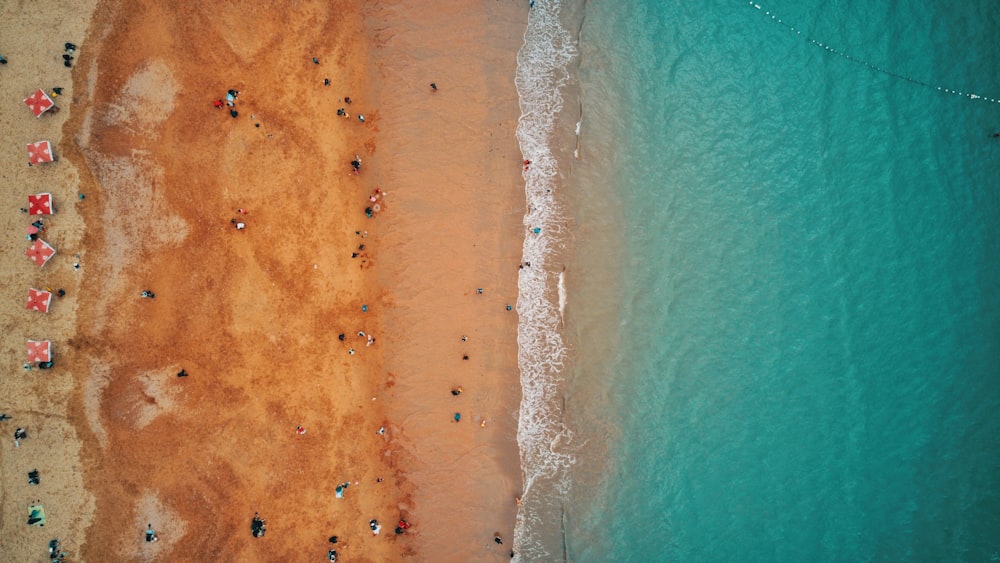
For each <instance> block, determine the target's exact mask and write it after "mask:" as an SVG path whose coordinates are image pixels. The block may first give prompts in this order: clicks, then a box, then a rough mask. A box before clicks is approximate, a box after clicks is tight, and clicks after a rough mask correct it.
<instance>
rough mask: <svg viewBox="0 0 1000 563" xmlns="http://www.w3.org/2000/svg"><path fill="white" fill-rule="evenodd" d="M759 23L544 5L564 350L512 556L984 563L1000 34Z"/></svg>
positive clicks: (922, 23) (782, 6) (991, 486)
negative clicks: (536, 479)
mask: <svg viewBox="0 0 1000 563" xmlns="http://www.w3.org/2000/svg"><path fill="white" fill-rule="evenodd" d="M761 7H762V8H763V9H760V10H758V9H756V8H755V7H754V6H753V5H752V4H749V3H740V2H709V3H707V4H706V3H701V4H696V5H679V4H677V5H675V4H663V3H659V2H644V1H643V2H634V3H627V4H615V5H607V4H602V3H587V4H586V5H583V6H581V5H577V4H569V5H564V6H562V11H561V14H560V17H561V21H560V23H561V24H562V26H563V29H564V30H566V33H567V34H568V35H569V36H570V37H572V38H574V43H573V44H574V46H575V47H576V52H575V53H574V58H573V60H572V61H570V62H567V63H565V68H566V69H567V73H568V78H567V79H566V83H565V84H564V85H563V86H562V89H561V90H560V91H561V92H563V94H564V96H565V97H566V100H565V105H566V106H567V107H568V108H570V109H568V110H566V109H565V108H564V111H563V113H562V114H560V119H561V121H560V122H559V123H557V124H556V125H555V126H554V127H555V130H556V134H554V135H553V137H552V138H551V139H550V141H551V142H553V143H556V144H558V145H559V147H560V148H559V149H558V150H554V152H558V153H559V155H560V156H559V159H558V171H557V172H554V173H553V174H554V177H555V178H557V179H558V189H559V190H561V191H560V197H561V198H562V199H559V200H558V201H557V203H558V204H560V205H564V206H565V209H564V210H563V211H562V213H563V215H564V216H565V217H566V218H567V219H566V220H565V222H564V224H565V225H566V226H567V229H566V231H567V232H565V233H563V232H560V234H561V235H562V238H561V239H559V240H560V241H563V242H564V243H566V244H568V247H563V246H559V245H558V244H556V245H554V246H556V247H558V248H557V250H556V251H554V254H555V255H558V256H560V262H561V263H560V264H559V265H558V266H556V265H551V264H550V265H549V268H550V270H551V269H552V268H556V269H558V268H561V267H562V266H563V265H565V266H566V267H567V287H568V299H567V325H566V327H565V328H564V329H562V332H561V334H562V335H563V336H564V337H565V341H566V345H567V346H568V347H569V352H568V353H567V354H566V355H565V357H564V359H565V364H564V365H563V367H562V369H561V370H552V372H551V373H545V374H536V375H537V376H538V377H547V378H549V381H551V382H554V384H555V385H556V386H557V392H556V393H555V394H554V395H553V396H551V397H549V401H550V403H551V404H552V405H556V407H553V408H554V409H555V412H556V413H557V415H558V416H556V417H555V418H556V419H557V420H558V424H557V423H555V422H552V423H551V424H550V425H549V426H548V429H549V434H548V435H547V438H548V439H550V440H551V439H553V437H558V438H559V439H558V440H555V441H554V442H553V441H549V442H548V443H545V444H542V445H541V446H540V448H539V450H538V452H541V453H536V457H535V458H532V457H530V456H524V455H522V462H523V463H525V464H527V465H526V466H525V468H524V470H525V473H526V475H528V474H531V472H532V471H535V470H537V467H534V466H532V465H531V464H532V463H535V460H537V459H538V457H539V456H542V454H553V455H549V456H548V457H546V458H545V459H546V461H551V460H553V459H554V460H559V461H560V462H568V463H562V464H553V465H551V466H550V467H549V469H548V470H547V472H543V473H544V474H545V476H546V477H545V479H544V482H545V484H546V485H545V486H541V485H540V486H539V488H538V490H536V491H534V493H535V495H537V496H536V497H535V499H532V498H531V497H530V496H529V497H526V501H525V502H526V505H527V504H530V503H531V502H535V500H538V499H542V498H544V499H545V500H546V502H545V505H546V506H548V507H549V508H548V509H547V510H548V512H544V511H540V509H539V511H537V512H532V511H533V510H535V508H534V507H533V506H532V507H529V508H530V510H528V513H529V515H542V514H544V518H538V519H535V520H531V519H529V518H526V519H525V520H524V521H522V522H521V524H522V526H521V528H520V536H519V537H520V539H521V541H522V544H521V545H520V546H519V548H520V550H521V552H522V553H523V554H524V557H525V559H529V560H541V559H545V560H556V559H560V558H563V557H569V558H571V559H573V560H576V561H600V560H612V559H613V560H710V561H715V560H729V561H732V560H782V561H799V560H808V559H817V560H845V561H846V560H851V561H854V560H900V559H933V560H940V559H948V560H953V559H958V560H965V559H969V560H984V559H988V558H990V557H992V556H995V555H996V554H997V553H1000V546H998V545H996V543H995V541H994V539H993V538H994V536H995V531H996V530H997V529H1000V495H998V493H997V492H996V491H997V490H1000V489H998V484H1000V483H998V475H1000V472H998V471H997V468H998V466H1000V448H998V446H1000V444H998V439H997V436H998V435H1000V423H998V421H997V418H996V416H995V415H994V414H993V413H995V412H996V409H997V407H998V406H1000V369H998V367H997V365H998V363H997V360H996V358H998V357H1000V297H998V296H1000V291H998V290H1000V268H998V266H997V265H996V260H995V259H994V257H995V255H996V250H997V243H996V240H997V235H998V230H1000V229H998V227H1000V221H998V216H1000V215H998V207H1000V201H998V198H997V195H996V194H997V193H998V192H997V189H998V188H1000V185H998V184H1000V182H998V181H997V172H998V166H997V158H998V151H1000V141H998V140H996V139H993V138H991V137H990V135H991V134H992V133H993V132H994V131H995V130H997V129H1000V104H996V103H991V102H989V101H984V100H974V99H970V98H969V96H968V92H975V93H978V94H980V95H984V96H987V97H993V98H995V97H997V96H998V95H1000V80H998V79H997V78H996V76H995V71H996V69H997V68H998V62H1000V61H998V60H997V59H998V55H997V53H996V52H995V50H994V49H989V48H988V46H990V45H992V43H991V42H990V38H991V37H992V36H993V35H995V32H996V30H997V29H998V23H1000V22H998V16H997V15H996V13H995V12H994V11H993V10H990V9H989V8H990V7H991V5H990V4H988V3H986V2H973V3H967V4H964V5H962V6H960V7H959V6H947V7H943V6H932V5H927V4H924V3H919V4H918V3H916V2H907V3H904V4H901V5H894V6H892V8H891V9H889V8H882V7H879V8H877V9H874V10H873V9H871V7H869V6H866V5H860V4H857V3H851V2H833V3H821V2H807V3H805V4H802V3H791V2H781V3H775V4H774V5H770V4H769V5H766V6H764V5H762V6H761ZM552 8H553V6H552V5H550V4H545V3H538V4H536V8H535V10H540V9H541V10H550V9H552ZM766 11H771V14H773V15H775V16H776V17H777V18H780V19H781V23H779V22H778V21H777V20H776V19H772V18H771V17H770V15H771V14H768V13H765V12H766ZM532 17H537V13H535V14H533V16H532ZM794 30H798V31H799V32H801V35H800V34H797V33H795V31H794ZM810 39H812V40H813V42H810ZM529 40H530V37H529ZM879 69H881V71H880V70H879ZM522 70H523V69H522ZM883 71H884V72H883ZM556 82H557V81H553V82H551V83H550V84H549V86H552V87H554V86H555V85H556ZM938 88H941V89H938ZM953 92H962V94H961V95H959V94H957V93H953ZM523 99H524V94H523V93H522V110H523V109H524V106H523ZM577 108H580V109H579V110H578V109H577ZM580 115H582V116H583V117H582V122H581V125H580V138H579V146H578V147H573V145H574V144H575V143H576V141H575V140H569V141H567V138H570V139H572V132H573V130H574V128H575V127H576V121H577V120H579V119H580ZM523 133H524V132H523V131H522V137H523V136H524V134H523ZM994 141H997V142H994ZM522 146H523V145H522ZM567 147H572V148H574V149H578V150H577V154H576V157H574V155H573V154H572V152H571V149H570V148H567ZM526 154H527V152H526ZM529 180H530V179H529ZM530 190H531V186H530V183H529V196H530ZM528 236H529V238H530V236H531V233H529V234H528ZM567 248H568V250H567ZM549 282H550V283H552V284H554V283H555V282H554V281H552V280H549ZM550 287H554V285H552V286H550ZM521 289H522V300H523V299H524V295H525V294H524V291H525V287H524V286H523V285H522V288H521ZM539 291H540V292H541V293H544V291H543V290H539ZM549 296H550V297H551V289H550V290H549ZM527 303H528V302H527V301H523V302H522V304H521V305H519V312H521V313H522V319H523V318H524V310H523V309H524V308H526V307H527ZM549 312H551V311H549ZM523 322H524V321H523V320H522V323H523ZM523 354H524V346H523V345H522V355H523ZM525 374H526V372H525V369H524V363H523V362H522V381H524V379H525ZM526 389H527V387H526ZM523 407H524V404H522V408H523ZM524 416H525V413H524V412H523V411H522V418H523V417H524ZM522 422H523V420H522ZM553 444H554V445H553ZM523 451H524V444H523V443H522V453H523Z"/></svg>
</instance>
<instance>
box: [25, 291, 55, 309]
mask: <svg viewBox="0 0 1000 563" xmlns="http://www.w3.org/2000/svg"><path fill="white" fill-rule="evenodd" d="M51 303H52V293H51V292H48V291H44V290H41V289H34V288H31V289H28V305H27V308H28V309H29V310H32V311H41V312H43V313H48V312H49V305H50V304H51Z"/></svg>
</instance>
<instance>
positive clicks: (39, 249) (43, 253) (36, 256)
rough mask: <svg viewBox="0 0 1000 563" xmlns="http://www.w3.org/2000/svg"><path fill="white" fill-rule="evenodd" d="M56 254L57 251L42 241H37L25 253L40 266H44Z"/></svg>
mask: <svg viewBox="0 0 1000 563" xmlns="http://www.w3.org/2000/svg"><path fill="white" fill-rule="evenodd" d="M55 254H56V249H54V248H52V247H51V246H49V243H47V242H45V241H44V240H42V239H35V242H33V243H31V246H29V247H28V250H25V251H24V255H25V256H27V257H28V258H31V260H32V261H33V262H34V263H35V264H38V265H39V266H44V265H45V263H46V262H48V261H49V258H52V257H53V256H55Z"/></svg>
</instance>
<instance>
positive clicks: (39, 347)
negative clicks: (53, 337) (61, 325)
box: [28, 340, 52, 362]
mask: <svg viewBox="0 0 1000 563" xmlns="http://www.w3.org/2000/svg"><path fill="white" fill-rule="evenodd" d="M51 361H52V343H51V342H49V341H48V340H29V341H28V362H51Z"/></svg>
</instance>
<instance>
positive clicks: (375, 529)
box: [368, 518, 382, 536]
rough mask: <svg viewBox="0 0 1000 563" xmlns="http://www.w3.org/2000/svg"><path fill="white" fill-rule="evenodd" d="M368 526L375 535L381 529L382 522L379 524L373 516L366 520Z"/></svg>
mask: <svg viewBox="0 0 1000 563" xmlns="http://www.w3.org/2000/svg"><path fill="white" fill-rule="evenodd" d="M368 527H369V528H371V529H372V535H373V536H377V535H378V533H379V532H381V531H382V524H379V523H378V520H376V519H374V518H372V519H371V520H369V521H368Z"/></svg>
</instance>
